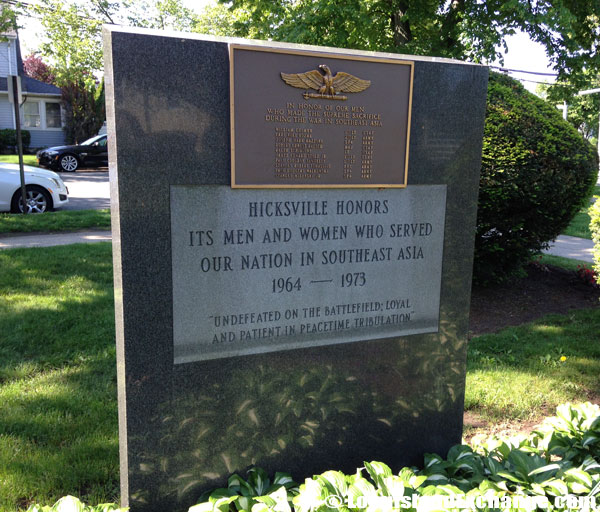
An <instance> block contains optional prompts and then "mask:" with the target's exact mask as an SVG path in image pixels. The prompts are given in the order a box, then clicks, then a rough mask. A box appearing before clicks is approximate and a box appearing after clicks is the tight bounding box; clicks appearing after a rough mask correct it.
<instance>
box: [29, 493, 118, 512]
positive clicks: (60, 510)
mask: <svg viewBox="0 0 600 512" xmlns="http://www.w3.org/2000/svg"><path fill="white" fill-rule="evenodd" d="M126 510H127V509H126V508H119V507H118V506H117V505H115V504H114V503H102V504H100V505H95V506H91V505H86V504H85V503H83V502H82V501H80V500H79V499H78V498H75V497H74V496H65V497H64V498H61V499H60V500H58V501H57V502H56V503H55V504H54V505H47V506H41V505H32V506H31V507H29V508H28V509H27V512H126Z"/></svg>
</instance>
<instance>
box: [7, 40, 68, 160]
mask: <svg viewBox="0 0 600 512" xmlns="http://www.w3.org/2000/svg"><path fill="white" fill-rule="evenodd" d="M2 38H5V39H6V40H5V41H0V130H3V129H5V128H12V129H15V128H16V124H15V114H14V107H13V105H12V103H9V101H8V85H7V81H8V80H7V77H8V76H9V75H15V74H18V75H19V76H20V77H21V89H22V93H23V100H24V103H23V104H22V105H21V110H20V112H21V113H20V117H21V128H22V129H24V130H28V131H29V133H30V134H31V142H30V144H29V147H30V148H32V149H33V148H41V147H48V146H58V145H61V144H64V143H65V133H64V131H63V128H62V127H63V119H62V118H63V114H62V106H61V92H60V89H59V88H58V87H55V86H54V85H50V84H46V83H44V82H40V81H39V80H34V79H33V78H30V77H28V76H25V73H24V72H23V60H22V58H21V49H20V47H19V36H18V34H17V33H16V32H9V33H5V34H2Z"/></svg>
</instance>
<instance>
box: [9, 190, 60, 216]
mask: <svg viewBox="0 0 600 512" xmlns="http://www.w3.org/2000/svg"><path fill="white" fill-rule="evenodd" d="M26 192H27V194H26V202H27V213H44V212H47V211H48V210H51V209H52V197H50V194H49V193H48V192H47V191H46V190H44V189H43V188H42V187H38V186H37V185H28V186H27V189H26ZM11 211H12V212H13V213H19V212H20V213H23V201H22V199H21V189H19V190H17V191H16V192H15V195H14V196H13V198H12V202H11Z"/></svg>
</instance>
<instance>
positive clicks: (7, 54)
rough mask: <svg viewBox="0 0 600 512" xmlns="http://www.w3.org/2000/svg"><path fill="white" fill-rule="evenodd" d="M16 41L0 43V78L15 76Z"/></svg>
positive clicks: (10, 40)
mask: <svg viewBox="0 0 600 512" xmlns="http://www.w3.org/2000/svg"><path fill="white" fill-rule="evenodd" d="M15 44H16V41H15V40H14V39H9V40H8V41H3V42H1V43H0V76H8V75H16V74H17V51H16V47H15Z"/></svg>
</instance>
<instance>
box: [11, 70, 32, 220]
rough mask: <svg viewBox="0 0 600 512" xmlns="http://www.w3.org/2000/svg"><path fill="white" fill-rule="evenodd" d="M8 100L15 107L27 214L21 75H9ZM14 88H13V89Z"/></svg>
mask: <svg viewBox="0 0 600 512" xmlns="http://www.w3.org/2000/svg"><path fill="white" fill-rule="evenodd" d="M8 89H9V91H8V100H9V101H10V102H11V103H12V104H13V106H14V108H15V125H16V132H17V148H18V152H19V174H20V176H21V201H22V203H23V214H24V215H27V189H26V187H25V169H24V168H23V142H22V140H21V115H20V112H19V105H20V104H21V101H22V99H21V77H20V76H17V75H9V76H8ZM11 89H12V90H11Z"/></svg>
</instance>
